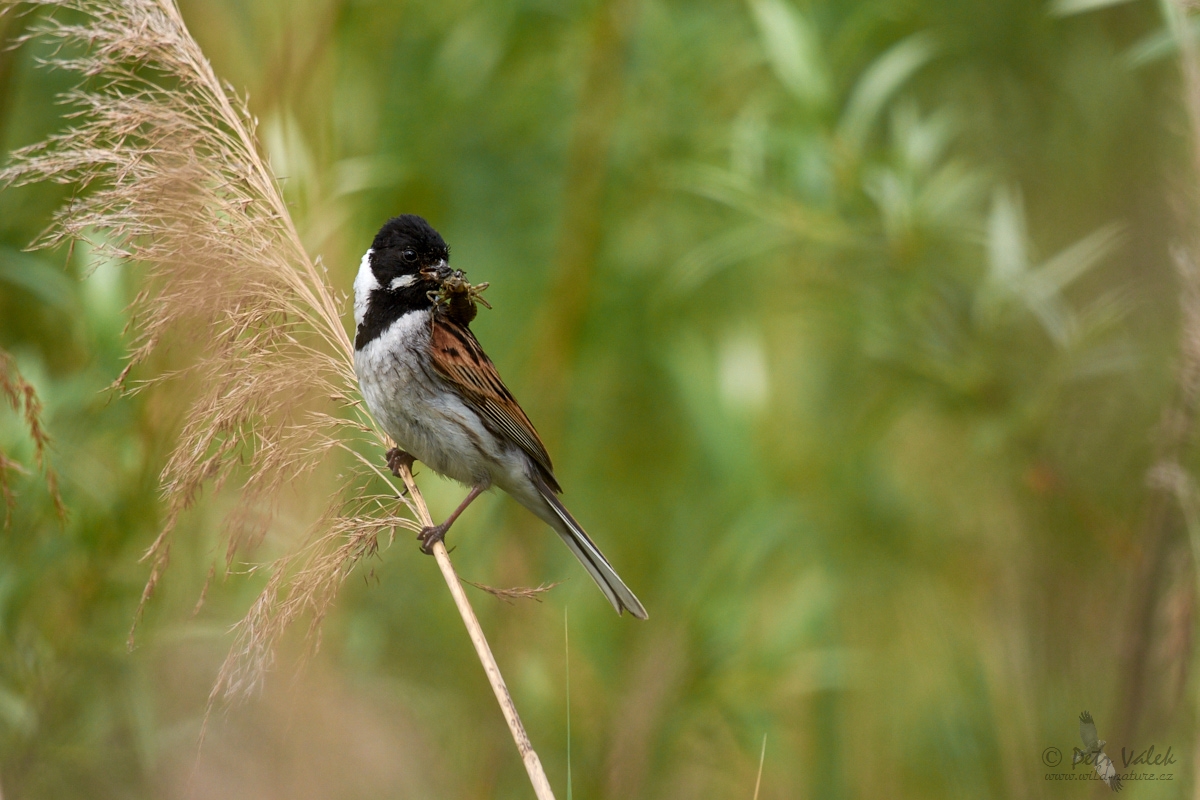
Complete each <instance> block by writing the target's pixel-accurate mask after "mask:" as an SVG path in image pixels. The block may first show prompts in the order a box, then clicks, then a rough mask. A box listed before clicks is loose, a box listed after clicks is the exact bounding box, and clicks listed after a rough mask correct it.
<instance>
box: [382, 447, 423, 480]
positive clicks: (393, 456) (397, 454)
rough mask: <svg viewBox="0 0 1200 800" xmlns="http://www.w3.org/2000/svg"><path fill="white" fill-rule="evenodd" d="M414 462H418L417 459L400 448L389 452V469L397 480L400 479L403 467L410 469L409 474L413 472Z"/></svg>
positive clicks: (394, 448)
mask: <svg viewBox="0 0 1200 800" xmlns="http://www.w3.org/2000/svg"><path fill="white" fill-rule="evenodd" d="M414 461H416V459H415V458H413V457H412V456H411V455H410V454H408V453H406V452H404V451H403V450H401V449H400V448H399V447H393V448H392V449H391V450H388V451H387V465H388V469H390V470H391V471H392V474H393V475H395V476H396V477H397V478H399V477H400V468H401V467H408V470H409V472H412V465H413V462H414Z"/></svg>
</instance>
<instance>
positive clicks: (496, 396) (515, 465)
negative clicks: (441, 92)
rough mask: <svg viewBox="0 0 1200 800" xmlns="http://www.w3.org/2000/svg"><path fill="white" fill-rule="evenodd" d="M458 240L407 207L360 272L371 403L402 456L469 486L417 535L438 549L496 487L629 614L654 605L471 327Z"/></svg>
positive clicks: (360, 327) (394, 463) (427, 548)
mask: <svg viewBox="0 0 1200 800" xmlns="http://www.w3.org/2000/svg"><path fill="white" fill-rule="evenodd" d="M449 262H450V248H449V247H448V246H447V245H446V242H445V240H443V239H442V237H441V235H440V234H439V233H438V232H437V231H436V230H434V229H433V226H431V225H430V224H429V223H428V222H427V221H426V220H425V219H424V218H422V217H420V216H417V215H415V214H402V215H400V216H397V217H393V218H392V219H389V220H388V221H387V222H386V223H384V225H383V227H382V228H380V230H379V233H377V234H376V235H375V238H374V240H373V241H372V243H371V247H370V248H369V249H368V250H367V252H366V254H365V255H364V256H363V257H362V261H361V262H360V263H359V269H358V274H357V276H356V277H355V279H354V323H355V335H354V371H355V373H356V375H357V377H358V383H359V388H360V389H361V391H362V396H363V399H364V401H365V402H366V405H367V408H368V410H369V411H370V412H371V414H372V416H373V417H374V418H375V421H376V422H377V423H378V424H379V426H380V427H381V428H382V429H383V431H384V432H385V433H386V434H387V435H388V436H389V437H390V438H391V439H392V440H393V441H394V442H395V443H396V445H397V447H396V448H394V449H392V450H390V451H389V452H388V454H387V460H388V466H389V467H390V468H391V469H392V471H393V473H396V474H399V472H398V469H399V466H400V465H401V464H407V465H408V466H409V467H411V466H412V463H413V461H414V460H416V461H420V462H421V463H422V464H424V465H426V466H427V467H428V468H429V469H432V470H433V471H434V472H436V473H438V474H439V475H443V476H445V477H447V478H450V479H452V480H455V481H458V482H459V483H461V484H463V485H464V486H468V487H470V491H469V492H468V493H467V496H466V498H465V499H464V500H463V501H462V503H461V504H460V505H459V506H458V508H456V509H455V510H454V511H453V512H452V513H451V514H450V516H449V517H447V518H446V520H445V521H444V522H442V523H441V524H440V525H433V526H428V527H426V528H424V529H422V531H421V532H420V534H418V536H417V538H418V539H419V540H420V541H421V549H422V551H424V552H425V553H426V554H430V553H432V552H433V545H434V544H435V543H436V542H439V541H442V539H443V538H444V537H445V535H446V531H447V530H449V528H450V526H451V525H452V524H453V523H454V521H455V520H456V519H457V518H458V516H459V515H460V514H462V512H463V511H464V510H465V509H466V508H467V506H469V505H470V504H471V502H472V501H473V500H475V498H477V497H478V496H479V495H480V494H481V493H483V492H485V491H487V490H488V489H490V488H492V487H497V488H499V489H501V490H503V491H504V492H506V493H507V494H508V495H509V496H511V497H512V498H513V499H514V500H516V501H517V502H518V503H520V504H521V505H522V506H524V507H525V508H527V509H529V510H530V511H532V512H533V513H534V515H536V516H537V517H539V518H540V519H542V520H543V521H544V522H546V523H547V524H549V525H550V527H551V528H553V529H554V530H555V532H556V533H558V535H559V536H560V537H561V538H562V540H563V542H565V543H566V545H567V547H568V548H570V550H571V552H572V553H573V554H574V555H575V557H576V558H578V559H579V561H580V563H581V564H582V565H583V566H584V568H585V569H586V570H587V572H588V574H589V575H591V577H592V579H593V580H595V582H596V585H597V586H599V587H600V590H601V591H602V592H603V593H604V596H605V597H606V598H608V601H609V603H611V604H612V606H613V608H614V609H616V611H617V613H618V614H620V613H622V612H623V611H629V612H630V614H632V615H633V616H634V617H637V618H638V619H647V617H648V615H647V614H646V609H645V608H644V607H643V606H642V604H641V602H640V601H639V600H638V599H637V597H636V596H635V595H634V593H633V592H632V591H630V589H629V587H628V586H626V585H625V582H624V581H622V580H621V578H620V576H619V575H617V572H616V570H614V569H613V567H612V565H611V564H609V562H608V559H606V558H605V557H604V555H603V554H602V553H601V552H600V549H599V548H598V547H597V546H596V544H595V542H593V541H592V540H591V538H590V537H589V536H588V535H587V532H586V531H584V529H583V526H581V525H580V524H579V522H578V521H576V519H575V518H574V517H573V516H572V515H571V512H569V511H568V510H567V508H566V506H564V505H563V504H562V501H561V500H559V498H558V495H559V494H561V493H562V487H561V486H560V485H559V483H558V481H557V479H556V478H555V477H554V468H553V466H552V464H551V462H550V456H549V454H548V453H547V452H546V447H545V445H544V444H543V443H542V440H541V437H540V436H538V433H537V430H536V429H535V428H534V427H533V423H532V422H530V421H529V417H528V416H527V415H526V414H525V412H524V411H523V410H522V409H521V406H520V405H519V404H518V403H517V401H516V398H514V397H513V395H512V393H511V392H510V391H509V390H508V388H507V387H506V386H505V385H504V381H503V380H501V378H500V375H499V373H498V372H497V371H496V367H495V365H494V364H493V363H492V361H491V359H489V358H488V356H487V354H486V353H484V351H483V347H482V346H480V344H479V341H478V340H477V339H476V338H475V334H474V333H472V332H471V328H470V322H471V319H472V318H473V317H474V315H475V303H474V300H475V299H476V295H475V292H476V291H477V290H479V289H481V288H482V287H484V286H485V284H480V285H479V286H477V287H474V288H473V289H472V290H471V294H470V296H467V295H465V294H463V293H462V292H458V293H457V294H453V295H451V297H452V300H451V301H450V302H446V299H445V298H446V296H447V292H448V290H450V289H459V288H461V287H470V284H467V283H466V282H465V281H464V280H463V272H462V271H461V270H453V269H451V268H450V264H449Z"/></svg>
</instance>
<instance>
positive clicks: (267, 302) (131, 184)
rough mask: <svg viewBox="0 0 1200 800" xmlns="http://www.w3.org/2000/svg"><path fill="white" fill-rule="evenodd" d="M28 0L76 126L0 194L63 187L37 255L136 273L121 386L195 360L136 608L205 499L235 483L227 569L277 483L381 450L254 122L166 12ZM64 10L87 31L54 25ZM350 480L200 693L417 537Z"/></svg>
mask: <svg viewBox="0 0 1200 800" xmlns="http://www.w3.org/2000/svg"><path fill="white" fill-rule="evenodd" d="M28 5H31V6H35V7H40V8H42V10H43V11H44V13H43V14H42V15H41V19H40V21H39V22H37V23H36V24H35V25H34V26H33V28H32V29H31V31H30V33H29V34H28V35H27V36H26V37H25V38H29V37H33V36H38V37H48V38H50V39H51V40H53V41H55V42H56V43H57V45H58V48H57V49H56V51H55V52H56V55H55V57H53V58H52V59H51V61H50V63H51V65H53V66H56V67H60V68H67V69H70V70H73V71H75V72H77V73H79V74H80V75H81V76H82V81H81V83H80V85H79V86H78V87H77V88H76V89H75V90H73V91H72V92H70V93H68V94H67V95H66V96H65V98H64V100H65V101H66V102H68V103H70V104H71V105H72V106H73V113H72V114H71V117H72V126H71V127H69V128H68V129H67V130H65V131H63V132H61V133H58V134H55V135H53V136H51V137H49V138H48V139H47V140H46V141H44V142H42V143H39V144H37V145H34V146H31V147H28V148H25V149H22V150H20V151H17V152H16V153H15V154H14V156H13V160H12V163H11V164H10V165H9V166H8V167H7V168H6V169H4V170H3V171H0V182H2V183H4V184H7V185H23V184H28V183H33V182H39V181H53V182H56V183H62V184H68V185H72V186H74V187H77V191H76V193H75V195H74V197H73V199H72V200H71V201H70V202H68V203H67V204H66V205H64V206H63V207H62V208H61V209H60V210H59V211H58V212H57V214H56V216H55V218H54V223H53V225H52V226H51V227H50V229H49V230H48V232H47V233H46V234H45V235H44V236H43V237H42V238H41V239H40V240H39V242H38V244H39V245H41V246H55V245H58V244H60V243H63V242H71V241H75V240H79V239H83V240H86V241H89V242H91V243H92V244H93V245H94V246H95V247H96V249H97V251H98V252H99V253H100V254H101V255H102V256H105V257H117V258H121V259H124V260H126V261H129V262H135V263H137V264H140V265H143V266H144V276H145V277H144V281H143V286H142V289H141V291H140V292H139V294H138V296H137V298H136V300H135V301H134V302H133V304H132V306H131V309H130V311H131V319H132V320H133V323H132V324H133V329H134V332H135V334H134V335H135V338H134V342H133V345H132V351H131V354H130V357H129V364H128V366H127V367H126V369H125V370H124V372H123V373H122V375H121V376H120V377H119V378H118V380H117V382H118V384H119V385H121V386H122V387H124V386H125V383H126V378H127V376H128V374H129V371H130V370H131V369H133V368H134V367H135V366H136V365H138V364H139V363H141V362H143V361H144V360H145V359H146V358H147V356H149V355H150V354H151V353H152V352H155V351H156V349H158V348H160V347H162V346H163V345H164V344H166V343H167V342H171V343H179V342H181V341H182V342H186V343H188V344H189V347H190V348H192V349H194V351H195V353H196V355H195V356H194V358H193V359H192V360H191V361H190V363H188V364H187V365H186V366H185V367H184V368H183V369H182V374H183V375H184V376H185V377H187V378H188V379H189V381H188V383H187V385H188V386H189V387H190V388H192V389H194V391H195V392H196V394H195V396H194V398H193V399H192V400H191V404H190V406H189V408H188V409H187V413H186V417H185V421H184V424H183V428H182V432H181V434H180V438H179V441H178V443H177V444H176V446H175V448H174V450H173V452H172V454H171V456H170V459H169V461H168V463H167V465H166V468H165V469H164V471H163V474H162V493H163V497H164V501H165V503H166V505H167V513H166V520H165V524H164V526H163V528H162V531H161V533H160V534H159V536H158V538H157V539H156V541H155V542H154V543H153V545H152V546H151V547H150V548H149V550H148V551H147V553H146V558H147V559H148V560H149V561H150V562H151V564H152V566H151V570H150V576H149V578H148V580H147V583H146V588H145V591H144V592H143V597H142V603H141V605H140V607H139V611H138V615H139V616H140V614H141V611H142V608H144V606H145V603H146V601H147V600H148V599H149V598H150V596H151V595H152V593H153V591H154V588H155V585H156V584H157V582H158V580H159V579H160V577H161V575H162V572H163V569H164V568H165V567H166V565H167V562H168V560H169V556H170V549H171V541H172V535H173V532H174V531H175V529H176V526H177V522H178V520H179V517H180V515H181V514H182V513H183V512H184V511H186V510H187V509H188V508H189V507H190V506H192V505H193V504H194V503H195V502H196V499H197V497H198V496H199V494H200V492H201V490H202V488H203V487H205V486H206V485H209V486H213V487H221V486H222V485H224V484H226V483H227V482H230V481H233V482H234V483H235V484H236V485H238V486H239V488H240V492H239V500H238V502H237V505H236V507H235V508H234V509H233V511H232V512H231V513H230V514H229V515H228V517H227V518H226V534H227V537H228V548H227V556H226V557H227V564H228V563H229V561H230V560H232V559H233V557H234V554H235V552H236V551H237V550H238V549H239V548H242V547H245V546H251V545H253V544H255V543H256V542H257V541H258V540H259V539H261V537H262V536H263V534H264V533H265V531H266V529H267V526H268V524H269V520H270V516H271V511H272V510H273V509H274V507H275V505H276V503H277V500H278V497H279V493H280V491H281V489H282V488H283V487H284V486H285V484H292V483H293V482H294V481H296V480H297V479H298V478H301V477H303V476H305V475H308V474H311V473H312V472H313V471H314V470H315V469H316V468H317V466H318V465H319V464H320V463H321V462H322V460H323V459H325V457H326V456H327V455H329V454H330V453H331V452H332V451H335V450H338V449H344V450H346V451H348V452H350V453H353V454H355V455H356V456H357V451H356V450H355V449H354V448H352V447H350V446H349V445H348V442H350V441H352V440H353V439H355V438H356V437H357V438H363V437H367V438H369V439H373V440H374V442H375V444H376V445H378V444H380V443H381V442H382V436H381V435H380V434H379V433H378V432H377V431H375V429H374V428H373V427H372V426H373V423H372V422H371V421H370V420H369V418H368V417H366V415H364V414H363V413H362V412H361V410H359V409H358V406H357V404H356V403H355V402H354V401H353V400H352V399H351V398H355V397H356V396H357V391H358V390H357V384H356V381H355V378H354V371H353V366H352V349H351V344H350V339H349V337H348V336H347V333H346V330H345V329H344V328H343V326H342V322H341V319H340V317H341V314H340V310H341V309H342V308H344V307H345V302H344V300H343V298H341V297H339V296H337V295H335V293H334V292H333V291H332V290H331V289H330V287H329V286H328V283H327V281H326V274H325V271H324V270H323V269H322V268H321V266H320V264H319V262H314V260H313V259H311V258H310V257H309V255H308V254H307V253H306V252H305V249H304V247H303V245H302V244H301V241H300V237H299V235H298V234H297V231H296V229H295V226H294V224H293V222H292V219H291V217H290V215H289V213H288V209H287V207H286V205H285V203H284V201H283V198H282V196H281V193H280V191H279V187H278V184H277V183H276V181H275V178H274V176H273V175H272V173H271V170H270V168H269V166H268V165H267V163H266V162H265V160H264V159H263V158H262V156H261V154H260V153H259V151H258V149H257V145H256V141H255V136H254V120H253V118H252V117H251V116H250V114H249V112H248V110H247V109H246V107H245V105H244V104H243V103H241V102H239V101H237V100H236V99H235V93H234V92H233V91H232V90H231V89H230V87H228V86H225V85H222V83H221V82H220V81H218V79H217V77H216V76H215V74H214V73H213V70H212V68H211V66H210V65H209V63H208V61H207V60H206V59H205V57H204V55H203V53H202V52H201V51H200V48H199V46H198V45H197V44H196V42H195V41H194V40H193V39H192V37H191V35H190V34H189V33H188V31H187V28H186V27H185V25H184V22H183V19H182V17H181V16H180V13H179V10H178V8H176V6H175V4H174V2H173V0H109V1H106V2H100V1H99V0H35V2H33V3H29V4H28ZM60 11H70V12H76V13H78V14H82V15H84V16H85V17H86V19H87V22H86V23H85V24H69V23H66V22H62V21H60V20H58V19H56V17H55V14H56V13H57V12H60ZM179 374H180V373H175V375H176V376H177V375H179ZM164 377H166V376H164ZM154 380H162V377H160V378H156V379H154ZM144 385H145V384H144V383H143V384H140V385H139V386H138V387H134V388H135V389H136V388H140V386H144ZM346 409H349V410H350V413H349V414H347V413H346ZM357 465H358V466H357V475H358V476H359V477H360V478H361V477H362V476H364V475H369V474H370V473H371V472H372V471H374V472H375V473H376V474H380V475H381V477H382V473H380V472H379V471H378V470H375V469H374V468H373V467H372V466H371V465H370V464H368V462H367V461H366V460H365V459H363V458H362V457H361V456H358V457H357ZM385 480H386V478H385ZM364 483H365V482H364V481H363V480H357V481H356V480H353V479H348V481H347V484H346V486H347V488H346V491H345V494H344V495H343V496H340V497H337V498H335V499H334V500H333V501H332V502H331V506H330V510H329V512H328V513H327V514H326V515H325V516H324V517H323V518H322V520H321V521H320V522H319V523H318V525H317V526H316V528H315V530H314V533H313V535H312V536H311V537H310V538H309V539H308V541H307V542H306V544H305V545H304V546H303V547H302V548H300V549H298V550H296V551H294V552H291V553H289V554H286V555H285V556H283V557H282V558H280V559H279V560H277V561H275V562H273V563H272V564H269V565H267V566H266V567H264V569H267V570H269V572H270V577H269V578H268V581H267V585H266V588H265V589H264V591H263V593H262V595H261V596H260V597H259V598H258V600H257V602H256V603H255V604H254V605H253V607H252V608H251V609H250V611H249V613H248V614H247V615H246V617H245V619H244V620H243V621H242V622H241V623H239V626H238V630H237V641H236V643H235V645H234V649H233V652H231V654H230V657H229V658H228V659H227V661H226V664H225V666H224V667H223V669H222V671H221V675H220V677H219V678H218V682H217V685H216V687H214V690H213V696H214V697H217V696H218V695H219V694H221V693H226V694H228V693H232V692H238V691H242V690H247V689H250V688H252V687H253V686H255V684H256V683H257V682H258V680H259V679H260V677H261V675H262V673H263V671H264V670H265V669H266V668H267V667H269V666H270V664H271V661H272V653H273V649H274V646H275V644H276V642H277V641H278V639H279V637H280V636H281V635H282V633H283V631H284V629H285V628H286V627H287V626H288V625H289V624H290V623H292V622H293V621H295V620H296V619H297V618H298V617H300V616H301V615H303V614H309V615H311V618H312V625H313V626H314V630H315V626H316V625H318V624H319V622H320V620H321V618H322V617H323V615H324V614H325V613H326V611H327V609H328V608H329V606H330V604H331V603H332V601H333V598H334V596H335V594H336V592H337V589H338V587H339V586H340V585H341V583H342V581H343V580H344V579H345V577H346V575H347V574H348V572H349V570H350V569H351V568H352V567H353V565H354V564H355V563H357V561H358V560H359V559H361V558H362V557H363V556H364V555H367V554H369V553H372V552H374V549H375V548H376V547H377V545H378V539H379V536H380V535H383V534H391V533H393V532H394V530H395V528H396V527H397V526H403V527H411V528H413V529H414V530H415V529H416V528H417V527H418V526H416V524H415V523H414V522H412V521H411V520H408V519H402V518H399V517H397V516H396V515H395V513H394V511H395V499H396V498H395V496H394V495H389V496H386V497H384V496H371V495H368V494H364V493H363V486H364ZM135 624H136V622H135ZM132 635H133V634H132V631H131V633H130V636H131V642H132ZM314 641H315V639H314Z"/></svg>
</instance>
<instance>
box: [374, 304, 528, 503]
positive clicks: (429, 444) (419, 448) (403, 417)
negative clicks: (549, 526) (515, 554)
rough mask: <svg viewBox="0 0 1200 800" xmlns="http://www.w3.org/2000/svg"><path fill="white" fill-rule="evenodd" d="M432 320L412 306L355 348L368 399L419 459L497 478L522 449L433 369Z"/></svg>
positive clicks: (446, 470)
mask: <svg viewBox="0 0 1200 800" xmlns="http://www.w3.org/2000/svg"><path fill="white" fill-rule="evenodd" d="M357 284H358V282H357V281H356V282H355V289H356V294H357V288H358V287H357ZM356 299H357V298H356ZM430 323H431V320H430V312H429V311H427V310H422V311H410V312H409V313H407V314H405V315H404V316H402V317H400V318H399V319H397V320H396V321H395V322H393V323H392V324H391V325H390V326H389V327H388V329H387V330H386V331H384V332H383V333H382V334H381V335H380V336H377V337H376V338H374V339H372V340H371V341H370V342H368V343H367V344H366V345H364V346H363V348H362V349H361V350H358V351H356V352H355V353H354V370H355V372H356V373H357V374H358V382H359V386H360V388H361V389H362V394H363V399H364V400H366V402H367V408H369V409H370V411H371V414H372V415H373V416H374V417H375V419H376V421H377V422H378V423H379V424H380V426H381V427H382V428H383V430H384V432H386V433H387V435H388V436H390V437H392V439H394V440H395V441H396V444H397V445H399V446H400V448H401V449H402V450H405V451H407V452H408V453H411V454H412V455H413V456H415V457H416V459H417V460H418V461H421V462H423V463H425V464H427V465H428V466H429V467H430V468H431V469H433V470H434V471H435V472H439V473H441V474H442V475H445V476H447V477H449V478H453V479H454V480H457V481H461V482H462V483H467V484H477V483H485V484H486V483H491V482H492V480H493V478H494V477H496V476H497V472H498V470H500V471H507V470H508V469H509V468H511V465H510V463H509V462H511V461H512V460H513V459H514V458H516V457H517V454H516V453H515V452H512V451H513V450H514V448H511V447H508V446H505V444H504V443H503V442H500V441H497V439H496V438H495V437H494V436H493V435H492V434H491V433H490V432H489V431H488V430H487V429H486V428H485V427H484V426H483V423H482V421H481V420H480V419H479V415H478V414H476V413H475V412H474V411H472V410H471V409H470V408H469V407H468V406H467V405H466V404H465V403H464V402H463V401H462V400H461V399H460V398H459V397H458V395H457V394H455V393H454V392H451V391H449V390H448V387H447V385H446V384H445V382H444V381H443V380H442V379H441V378H439V377H438V376H437V375H436V374H432V372H431V369H432V367H431V366H430V365H429V356H428V352H429V338H430Z"/></svg>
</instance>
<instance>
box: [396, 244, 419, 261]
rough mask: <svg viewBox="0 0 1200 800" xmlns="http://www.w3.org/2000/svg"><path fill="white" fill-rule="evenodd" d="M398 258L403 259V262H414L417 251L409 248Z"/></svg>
mask: <svg viewBox="0 0 1200 800" xmlns="http://www.w3.org/2000/svg"><path fill="white" fill-rule="evenodd" d="M400 257H401V258H403V259H404V260H405V261H409V262H411V261H416V260H417V251H416V250H413V249H412V248H411V247H410V248H408V249H407V250H405V251H404V252H403V253H401V254H400Z"/></svg>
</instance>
